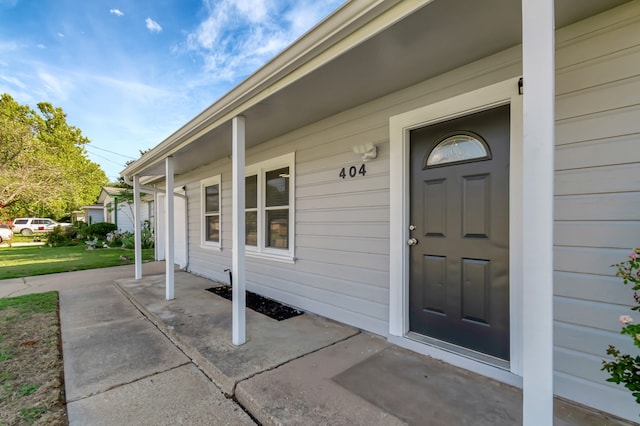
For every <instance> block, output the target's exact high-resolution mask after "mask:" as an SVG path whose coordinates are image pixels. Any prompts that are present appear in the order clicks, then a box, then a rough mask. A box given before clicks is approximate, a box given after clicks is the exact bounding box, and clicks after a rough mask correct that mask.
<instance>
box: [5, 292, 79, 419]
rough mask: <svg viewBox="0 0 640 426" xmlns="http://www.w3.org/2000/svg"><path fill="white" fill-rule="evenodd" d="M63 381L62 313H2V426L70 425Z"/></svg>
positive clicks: (18, 310)
mask: <svg viewBox="0 0 640 426" xmlns="http://www.w3.org/2000/svg"><path fill="white" fill-rule="evenodd" d="M56 299H57V295H56ZM56 305H57V304H56ZM63 377H64V376H63V363H62V352H61V349H60V321H59V316H58V309H55V311H53V312H28V311H25V310H24V309H21V308H20V307H4V308H2V309H0V425H5V424H6V425H31V424H35V425H66V424H67V412H66V406H65V398H64V379H63Z"/></svg>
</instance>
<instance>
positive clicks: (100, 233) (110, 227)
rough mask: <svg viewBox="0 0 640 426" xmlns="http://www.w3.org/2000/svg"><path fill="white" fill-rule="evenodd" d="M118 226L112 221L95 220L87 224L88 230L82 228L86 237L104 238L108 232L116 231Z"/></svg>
mask: <svg viewBox="0 0 640 426" xmlns="http://www.w3.org/2000/svg"><path fill="white" fill-rule="evenodd" d="M117 230H118V227H117V226H116V224H114V223H109V222H96V223H94V224H92V225H89V227H88V231H87V230H83V232H84V233H85V234H86V236H87V237H98V238H105V237H106V236H107V234H108V233H109V232H113V231H117Z"/></svg>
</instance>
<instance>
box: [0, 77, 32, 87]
mask: <svg viewBox="0 0 640 426" xmlns="http://www.w3.org/2000/svg"><path fill="white" fill-rule="evenodd" d="M0 80H3V81H6V82H7V83H9V84H10V85H12V86H14V87H19V88H20V89H26V88H27V85H26V84H24V83H23V82H22V81H20V80H18V79H17V78H15V77H9V76H7V75H4V74H0Z"/></svg>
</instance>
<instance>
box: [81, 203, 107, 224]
mask: <svg viewBox="0 0 640 426" xmlns="http://www.w3.org/2000/svg"><path fill="white" fill-rule="evenodd" d="M80 218H82V220H81V219H80ZM77 219H78V220H79V221H81V222H84V223H86V224H87V225H91V224H92V223H96V222H104V221H105V220H104V205H102V204H93V205H91V206H82V215H81V216H80V215H78V218H77Z"/></svg>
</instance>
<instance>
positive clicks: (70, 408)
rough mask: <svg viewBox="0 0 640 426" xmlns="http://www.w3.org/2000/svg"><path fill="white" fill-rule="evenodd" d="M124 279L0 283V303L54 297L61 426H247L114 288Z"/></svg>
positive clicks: (129, 270)
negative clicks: (63, 402)
mask: <svg viewBox="0 0 640 426" xmlns="http://www.w3.org/2000/svg"><path fill="white" fill-rule="evenodd" d="M161 271H164V264H162V263H154V264H145V265H144V272H145V273H147V274H149V273H159V272H161ZM132 275H133V267H132V266H125V267H117V268H105V269H99V270H92V271H79V272H71V273H63V274H53V275H43V276H39V277H29V278H26V279H15V280H4V281H0V297H11V296H18V295H22V294H27V293H37V292H43V291H50V290H58V291H59V295H60V323H61V331H62V352H63V359H64V374H65V392H66V399H67V414H68V420H69V424H70V425H176V424H185V425H255V422H254V421H253V420H252V419H251V417H250V416H249V415H247V414H246V413H245V412H244V411H243V410H242V408H241V407H240V406H239V405H238V404H237V403H236V402H235V401H233V400H232V399H229V398H227V397H226V396H225V395H224V393H223V392H222V391H221V390H220V389H218V388H217V387H216V386H215V385H214V384H213V382H212V381H211V380H210V379H209V378H208V377H207V376H206V375H205V374H203V372H202V371H201V370H200V369H199V368H198V367H197V366H196V365H195V364H194V363H193V362H191V360H190V359H189V357H187V356H186V355H185V354H184V353H183V352H182V351H181V350H180V349H178V348H177V347H176V346H175V345H174V344H173V343H172V342H171V341H170V340H169V339H168V338H167V337H166V336H165V335H163V334H162V333H161V332H160V331H159V330H158V329H157V328H156V327H155V326H154V325H153V324H152V323H151V322H150V321H149V320H147V319H146V318H145V317H144V316H143V315H142V314H141V313H140V311H138V309H137V308H136V307H135V305H133V304H132V303H131V302H130V301H129V300H127V298H126V297H124V296H123V295H122V293H121V292H120V291H119V290H118V289H117V288H116V287H115V286H114V281H115V280H116V279H119V278H122V277H129V276H132Z"/></svg>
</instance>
